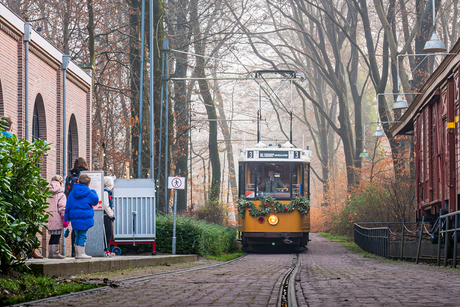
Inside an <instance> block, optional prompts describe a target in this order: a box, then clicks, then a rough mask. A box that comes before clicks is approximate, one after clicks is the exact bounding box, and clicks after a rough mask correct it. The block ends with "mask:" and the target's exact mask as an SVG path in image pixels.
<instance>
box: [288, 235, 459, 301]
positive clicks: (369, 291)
mask: <svg viewBox="0 0 460 307" xmlns="http://www.w3.org/2000/svg"><path fill="white" fill-rule="evenodd" d="M311 239H312V241H311V242H310V245H309V250H308V251H307V252H305V253H303V254H302V268H301V270H300V271H299V273H298V275H297V280H299V278H300V282H298V283H297V285H296V293H297V298H298V303H299V306H309V307H316V306H328V307H330V306H353V307H355V306H366V307H367V306H459V305H460V303H459V300H460V293H459V290H458V289H460V272H459V271H458V270H453V269H448V268H443V267H435V266H429V265H420V264H418V265H417V264H415V263H406V262H396V261H385V260H378V259H371V258H364V257H362V256H360V255H357V254H353V253H351V252H349V251H347V250H346V249H345V248H344V247H342V246H341V245H340V244H338V243H334V242H330V241H329V240H327V239H325V238H323V237H321V236H320V235H316V234H312V235H311Z"/></svg>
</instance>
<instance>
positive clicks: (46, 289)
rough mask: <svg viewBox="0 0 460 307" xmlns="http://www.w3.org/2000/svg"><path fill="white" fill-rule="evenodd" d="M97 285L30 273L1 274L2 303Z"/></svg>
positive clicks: (0, 298) (31, 299) (32, 298)
mask: <svg viewBox="0 0 460 307" xmlns="http://www.w3.org/2000/svg"><path fill="white" fill-rule="evenodd" d="M96 287H98V286H97V285H95V284H87V283H82V282H78V281H71V280H69V279H63V278H51V277H44V276H33V275H30V274H20V275H16V276H14V275H13V274H11V275H10V276H0V305H1V306H6V305H14V304H18V303H22V302H29V301H34V300H39V299H43V298H47V297H51V296H58V295H62V294H67V293H71V292H78V291H83V290H89V289H93V288H96Z"/></svg>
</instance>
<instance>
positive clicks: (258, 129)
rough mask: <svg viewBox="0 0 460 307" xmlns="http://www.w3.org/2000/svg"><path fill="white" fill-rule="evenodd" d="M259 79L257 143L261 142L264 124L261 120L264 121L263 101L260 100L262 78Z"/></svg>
mask: <svg viewBox="0 0 460 307" xmlns="http://www.w3.org/2000/svg"><path fill="white" fill-rule="evenodd" d="M257 81H258V82H259V95H258V96H259V97H258V100H259V101H258V102H259V106H258V107H259V110H258V113H259V114H257V115H258V116H257V143H259V142H260V129H261V125H262V123H261V121H262V113H261V108H262V103H261V101H260V99H261V96H260V95H261V93H260V78H258V79H257Z"/></svg>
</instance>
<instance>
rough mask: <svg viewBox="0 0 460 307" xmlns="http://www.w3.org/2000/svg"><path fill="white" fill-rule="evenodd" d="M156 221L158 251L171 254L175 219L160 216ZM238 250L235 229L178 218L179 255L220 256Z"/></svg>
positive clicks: (177, 249) (168, 216) (177, 239)
mask: <svg viewBox="0 0 460 307" xmlns="http://www.w3.org/2000/svg"><path fill="white" fill-rule="evenodd" d="M156 219H157V220H156V226H157V233H156V235H157V250H158V251H159V252H165V253H170V252H171V250H172V236H173V222H174V217H173V216H172V215H166V216H160V215H158V216H157V217H156ZM236 249H237V245H236V229H235V228H232V227H227V226H221V225H215V224H209V223H206V222H204V221H199V220H198V221H197V220H195V219H192V218H187V217H177V224H176V253H177V254H199V255H202V256H203V255H220V254H223V253H229V252H232V251H234V250H236Z"/></svg>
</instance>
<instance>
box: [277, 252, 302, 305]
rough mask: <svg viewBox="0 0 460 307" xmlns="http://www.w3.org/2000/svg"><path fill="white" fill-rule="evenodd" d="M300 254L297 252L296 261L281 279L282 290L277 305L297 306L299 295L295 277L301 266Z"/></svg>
mask: <svg viewBox="0 0 460 307" xmlns="http://www.w3.org/2000/svg"><path fill="white" fill-rule="evenodd" d="M300 258H301V257H300V255H299V254H296V263H295V264H294V265H292V266H291V267H290V268H289V269H288V271H287V272H286V274H285V275H284V277H283V280H282V281H281V287H280V292H279V294H278V300H277V304H276V306H281V307H297V306H298V304H297V297H296V293H295V279H296V275H297V272H298V271H299V268H300V266H301V260H300Z"/></svg>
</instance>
